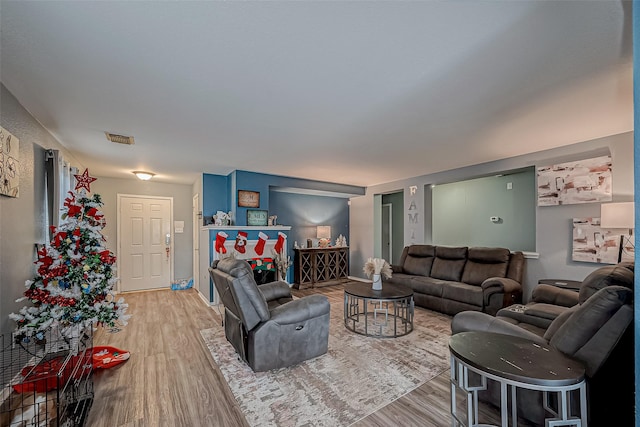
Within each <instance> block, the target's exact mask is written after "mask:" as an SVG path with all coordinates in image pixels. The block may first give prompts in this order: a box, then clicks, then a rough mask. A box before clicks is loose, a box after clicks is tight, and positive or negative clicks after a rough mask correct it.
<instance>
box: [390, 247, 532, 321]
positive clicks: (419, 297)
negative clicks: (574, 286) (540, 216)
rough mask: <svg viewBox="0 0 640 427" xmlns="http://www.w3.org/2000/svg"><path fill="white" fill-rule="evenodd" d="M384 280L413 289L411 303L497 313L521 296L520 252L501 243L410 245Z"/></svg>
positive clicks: (450, 310) (443, 309) (438, 308)
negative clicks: (483, 245) (488, 245)
mask: <svg viewBox="0 0 640 427" xmlns="http://www.w3.org/2000/svg"><path fill="white" fill-rule="evenodd" d="M391 268H392V269H393V275H392V277H390V278H388V279H384V282H387V283H395V284H399V285H404V286H408V287H410V288H411V289H413V292H414V294H413V298H414V301H415V304H416V305H419V306H421V307H425V308H428V309H430V310H435V311H439V312H442V313H446V314H450V315H453V314H456V313H459V312H461V311H465V310H474V311H482V312H485V313H489V314H492V315H493V314H496V312H497V311H498V310H499V309H501V308H502V307H506V306H509V305H512V304H514V303H517V302H520V301H521V300H522V284H521V283H522V276H523V271H524V255H523V254H522V252H514V253H511V251H509V249H505V248H481V247H472V248H468V247H446V246H433V245H411V246H407V247H405V248H404V250H403V252H402V256H401V257H400V261H399V263H398V264H397V265H392V266H391Z"/></svg>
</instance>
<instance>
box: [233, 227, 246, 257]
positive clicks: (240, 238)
mask: <svg viewBox="0 0 640 427" xmlns="http://www.w3.org/2000/svg"><path fill="white" fill-rule="evenodd" d="M245 246H247V232H246V231H238V235H237V236H236V244H235V246H234V248H235V250H236V251H238V252H240V253H241V254H243V253H244V252H245V250H246V248H245Z"/></svg>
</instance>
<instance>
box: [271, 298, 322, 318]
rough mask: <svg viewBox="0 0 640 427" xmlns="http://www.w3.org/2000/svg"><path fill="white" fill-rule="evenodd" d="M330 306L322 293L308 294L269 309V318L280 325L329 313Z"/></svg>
mask: <svg viewBox="0 0 640 427" xmlns="http://www.w3.org/2000/svg"><path fill="white" fill-rule="evenodd" d="M330 309H331V306H330V305H329V299H328V298H327V297H326V296H324V295H309V296H306V297H303V298H300V299H296V300H293V301H289V302H288V303H286V304H283V305H281V306H279V307H276V308H274V309H273V310H271V319H269V321H273V322H276V323H278V324H280V325H290V324H292V323H300V322H304V321H307V320H309V319H313V318H315V317H319V316H323V315H325V314H327V315H328V314H329V311H330Z"/></svg>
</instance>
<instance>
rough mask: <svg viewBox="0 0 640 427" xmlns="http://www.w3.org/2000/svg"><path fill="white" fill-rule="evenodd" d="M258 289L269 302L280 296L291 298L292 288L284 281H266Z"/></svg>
mask: <svg viewBox="0 0 640 427" xmlns="http://www.w3.org/2000/svg"><path fill="white" fill-rule="evenodd" d="M258 289H259V290H260V292H262V295H264V299H266V300H267V302H269V301H273V300H277V299H280V298H287V297H289V298H291V288H290V287H289V285H288V284H287V283H285V282H282V281H277V282H269V283H265V284H264V285H260V286H258Z"/></svg>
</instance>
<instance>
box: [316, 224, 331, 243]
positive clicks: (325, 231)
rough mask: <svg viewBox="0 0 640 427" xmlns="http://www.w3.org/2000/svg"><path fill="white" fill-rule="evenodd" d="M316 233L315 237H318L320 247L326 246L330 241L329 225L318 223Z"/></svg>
mask: <svg viewBox="0 0 640 427" xmlns="http://www.w3.org/2000/svg"><path fill="white" fill-rule="evenodd" d="M316 233H317V235H316V237H317V238H318V246H319V247H321V248H326V247H328V246H329V243H330V242H331V226H330V225H319V226H318V228H317V230H316Z"/></svg>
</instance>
